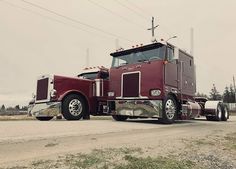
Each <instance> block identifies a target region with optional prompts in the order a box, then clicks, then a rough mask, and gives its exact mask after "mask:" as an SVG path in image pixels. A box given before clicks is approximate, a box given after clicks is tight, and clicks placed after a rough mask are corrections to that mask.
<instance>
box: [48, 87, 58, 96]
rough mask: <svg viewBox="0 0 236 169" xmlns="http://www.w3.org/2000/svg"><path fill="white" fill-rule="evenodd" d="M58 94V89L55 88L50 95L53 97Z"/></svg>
mask: <svg viewBox="0 0 236 169" xmlns="http://www.w3.org/2000/svg"><path fill="white" fill-rule="evenodd" d="M56 95H57V91H56V90H55V89H52V90H51V91H50V96H51V97H55V96H56Z"/></svg>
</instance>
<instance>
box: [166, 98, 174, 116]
mask: <svg viewBox="0 0 236 169" xmlns="http://www.w3.org/2000/svg"><path fill="white" fill-rule="evenodd" d="M165 112H166V117H167V118H168V119H169V120H172V119H173V118H174V116H175V112H176V107H175V103H174V101H173V100H170V99H169V100H167V101H166V105H165Z"/></svg>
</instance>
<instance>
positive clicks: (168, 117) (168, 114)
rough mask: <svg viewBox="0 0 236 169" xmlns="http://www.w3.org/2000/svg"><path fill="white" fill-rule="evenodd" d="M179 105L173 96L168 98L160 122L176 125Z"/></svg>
mask: <svg viewBox="0 0 236 169" xmlns="http://www.w3.org/2000/svg"><path fill="white" fill-rule="evenodd" d="M177 109H178V108H177V103H176V100H175V99H174V97H173V96H170V95H169V96H167V98H166V99H165V101H164V105H163V110H162V112H163V113H162V118H161V119H160V121H161V122H162V123H164V124H172V123H174V121H175V119H176V115H177Z"/></svg>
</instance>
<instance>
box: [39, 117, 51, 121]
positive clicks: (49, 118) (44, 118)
mask: <svg viewBox="0 0 236 169" xmlns="http://www.w3.org/2000/svg"><path fill="white" fill-rule="evenodd" d="M35 118H36V119H37V120H39V121H49V120H52V119H53V117H51V116H49V117H35Z"/></svg>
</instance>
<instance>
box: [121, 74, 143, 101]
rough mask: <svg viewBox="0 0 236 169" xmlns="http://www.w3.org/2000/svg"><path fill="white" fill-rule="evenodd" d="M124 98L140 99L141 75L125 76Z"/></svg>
mask: <svg viewBox="0 0 236 169" xmlns="http://www.w3.org/2000/svg"><path fill="white" fill-rule="evenodd" d="M123 97H139V73H130V74H124V75H123Z"/></svg>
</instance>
